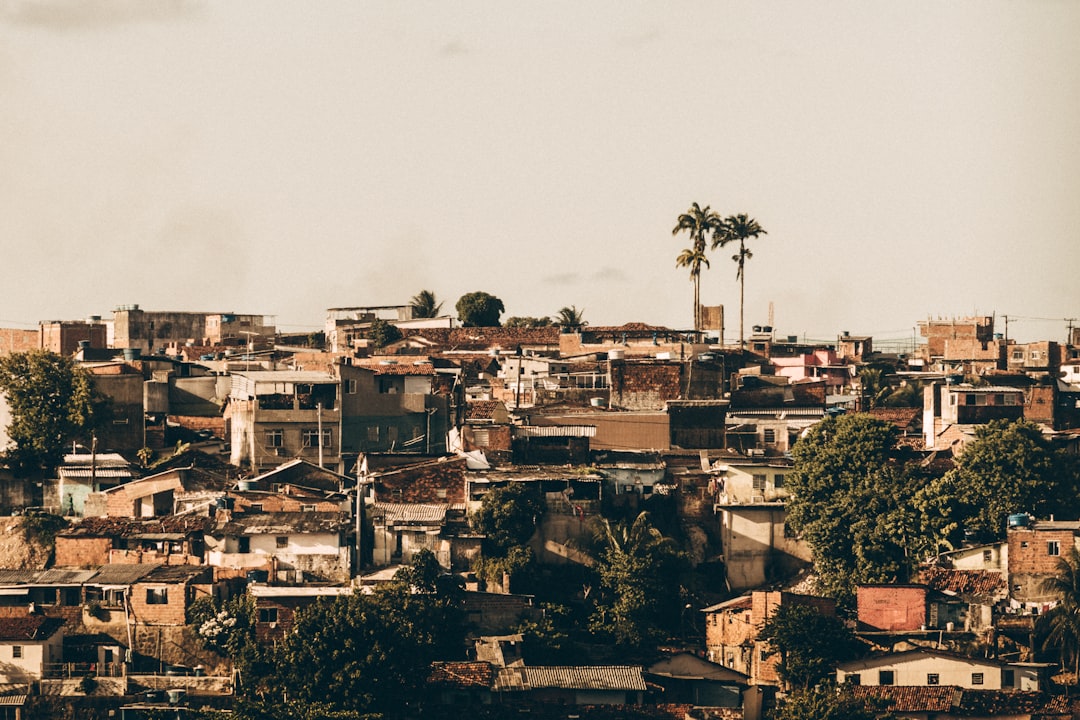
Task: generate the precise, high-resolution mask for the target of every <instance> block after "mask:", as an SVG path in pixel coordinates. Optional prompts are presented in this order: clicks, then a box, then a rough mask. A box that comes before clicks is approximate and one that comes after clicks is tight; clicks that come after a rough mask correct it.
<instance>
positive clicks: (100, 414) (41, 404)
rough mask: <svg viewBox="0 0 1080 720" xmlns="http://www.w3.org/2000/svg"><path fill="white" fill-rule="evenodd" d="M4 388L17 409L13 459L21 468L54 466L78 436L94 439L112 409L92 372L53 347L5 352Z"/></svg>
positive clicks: (0, 363)
mask: <svg viewBox="0 0 1080 720" xmlns="http://www.w3.org/2000/svg"><path fill="white" fill-rule="evenodd" d="M0 391H2V392H3V393H4V395H5V396H6V397H7V401H8V407H9V409H10V412H11V424H10V425H9V426H8V428H7V434H8V437H9V438H10V439H11V441H12V442H13V443H14V448H12V449H10V450H9V451H8V452H7V460H8V462H9V464H10V465H11V466H12V467H13V468H14V469H16V470H17V471H20V472H24V473H25V472H33V471H38V470H44V471H45V472H49V471H51V470H52V469H53V468H55V467H56V466H57V465H59V464H60V461H61V460H62V459H63V455H64V449H65V448H66V447H67V446H68V445H69V444H70V443H71V442H72V441H75V440H89V438H90V436H91V435H92V434H93V433H94V431H95V430H96V428H97V426H98V424H99V423H100V421H101V420H103V419H104V418H105V417H106V415H107V413H108V403H107V401H106V400H105V399H104V398H103V397H102V396H101V395H100V394H99V393H98V392H97V391H96V390H95V389H94V386H93V381H92V380H91V377H90V374H89V373H87V372H86V371H85V370H84V369H83V368H81V367H79V366H78V365H77V364H76V363H75V361H74V360H73V359H72V358H69V357H65V356H62V355H57V354H56V353H54V352H50V351H48V350H31V351H29V352H20V353H12V354H11V355H7V356H5V357H0Z"/></svg>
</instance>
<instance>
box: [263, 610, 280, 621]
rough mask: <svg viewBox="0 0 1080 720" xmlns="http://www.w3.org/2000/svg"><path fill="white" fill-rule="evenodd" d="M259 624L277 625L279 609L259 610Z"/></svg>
mask: <svg viewBox="0 0 1080 720" xmlns="http://www.w3.org/2000/svg"><path fill="white" fill-rule="evenodd" d="M259 622H261V623H276V622H277V608H259Z"/></svg>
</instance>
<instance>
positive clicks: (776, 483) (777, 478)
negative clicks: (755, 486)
mask: <svg viewBox="0 0 1080 720" xmlns="http://www.w3.org/2000/svg"><path fill="white" fill-rule="evenodd" d="M772 486H773V487H774V488H776V489H777V490H779V489H780V488H782V487H784V474H783V473H776V474H775V475H773V478H772Z"/></svg>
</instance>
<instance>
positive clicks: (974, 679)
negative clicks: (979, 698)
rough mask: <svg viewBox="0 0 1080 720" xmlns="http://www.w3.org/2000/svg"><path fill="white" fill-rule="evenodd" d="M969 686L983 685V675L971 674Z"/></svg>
mask: <svg viewBox="0 0 1080 720" xmlns="http://www.w3.org/2000/svg"><path fill="white" fill-rule="evenodd" d="M971 684H972V685H982V684H983V674H982V673H971Z"/></svg>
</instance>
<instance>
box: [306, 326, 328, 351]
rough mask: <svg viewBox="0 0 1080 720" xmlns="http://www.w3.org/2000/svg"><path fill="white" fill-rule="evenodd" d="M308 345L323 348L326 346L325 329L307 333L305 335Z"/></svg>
mask: <svg viewBox="0 0 1080 720" xmlns="http://www.w3.org/2000/svg"><path fill="white" fill-rule="evenodd" d="M307 344H308V347H313V348H324V347H326V331H325V330H316V331H313V332H310V333H308V336H307Z"/></svg>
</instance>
